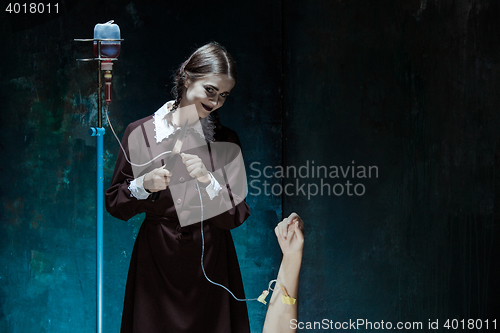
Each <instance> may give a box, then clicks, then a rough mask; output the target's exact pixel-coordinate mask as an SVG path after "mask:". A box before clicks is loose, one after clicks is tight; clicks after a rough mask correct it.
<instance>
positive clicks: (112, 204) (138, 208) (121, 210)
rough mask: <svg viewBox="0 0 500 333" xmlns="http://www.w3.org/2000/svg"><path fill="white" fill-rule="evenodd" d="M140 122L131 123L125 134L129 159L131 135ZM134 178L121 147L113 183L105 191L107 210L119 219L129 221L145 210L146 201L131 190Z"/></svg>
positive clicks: (124, 146) (124, 139)
mask: <svg viewBox="0 0 500 333" xmlns="http://www.w3.org/2000/svg"><path fill="white" fill-rule="evenodd" d="M138 122H139V121H138ZM138 122H135V123H132V124H130V125H129V126H128V127H127V128H126V130H125V133H124V134H123V139H122V146H123V148H124V149H125V151H126V152H127V154H128V156H127V158H128V159H129V160H130V155H129V152H128V149H129V144H128V142H129V136H130V133H131V132H132V131H133V130H134V129H135V128H137V123H138ZM134 179H135V177H134V172H133V171H132V166H131V165H130V163H129V162H128V161H127V159H126V158H125V155H124V154H123V151H122V150H121V149H119V151H118V157H117V160H116V165H115V170H114V173H113V177H112V179H111V185H110V187H109V188H108V190H107V191H106V193H105V203H106V210H107V211H108V212H109V213H110V214H111V215H112V216H114V217H116V218H118V219H121V220H125V221H127V220H129V219H130V218H131V217H133V216H134V215H137V214H139V213H142V212H144V207H143V204H144V202H145V201H144V200H138V199H137V198H136V197H134V196H133V195H132V193H131V190H130V184H131V182H132V181H134ZM132 185H134V184H132ZM136 185H137V184H136ZM139 185H140V184H139ZM132 187H134V186H132Z"/></svg>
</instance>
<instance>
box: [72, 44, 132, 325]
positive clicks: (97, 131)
mask: <svg viewBox="0 0 500 333" xmlns="http://www.w3.org/2000/svg"><path fill="white" fill-rule="evenodd" d="M101 41H123V39H108V38H105V39H104V38H92V39H75V42H97V54H98V57H97V58H91V59H77V60H78V61H94V60H97V101H98V102H97V127H91V128H90V129H89V134H90V135H91V136H96V137H97V228H96V229H97V323H96V324H97V327H96V329H97V332H98V333H102V295H103V261H104V260H103V213H104V210H103V202H104V195H103V194H104V189H103V181H104V176H103V167H104V162H103V145H104V143H103V137H104V133H105V129H104V127H102V96H101V89H102V78H101V61H103V60H118V59H117V58H101Z"/></svg>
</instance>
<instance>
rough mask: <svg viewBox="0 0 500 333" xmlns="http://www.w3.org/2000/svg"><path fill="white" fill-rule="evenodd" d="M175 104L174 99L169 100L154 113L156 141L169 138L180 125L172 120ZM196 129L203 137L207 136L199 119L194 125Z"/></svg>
mask: <svg viewBox="0 0 500 333" xmlns="http://www.w3.org/2000/svg"><path fill="white" fill-rule="evenodd" d="M173 105H174V101H168V102H167V103H165V104H164V105H163V106H162V107H161V108H159V109H158V110H157V111H156V112H155V113H154V114H153V119H154V120H153V124H154V125H155V133H156V134H155V139H156V143H160V142H162V141H163V140H164V139H166V138H168V137H169V136H171V135H172V134H174V133H175V132H176V131H177V130H178V129H180V126H177V125H176V124H175V123H174V122H173V121H172V112H171V111H172V106H173ZM192 128H193V129H194V131H195V132H196V133H198V134H199V135H200V137H201V138H203V139H204V138H205V134H204V133H203V128H202V127H201V123H200V122H199V121H197V122H196V123H195V124H194V126H192Z"/></svg>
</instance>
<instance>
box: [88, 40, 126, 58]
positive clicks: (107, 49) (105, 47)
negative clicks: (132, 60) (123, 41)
mask: <svg viewBox="0 0 500 333" xmlns="http://www.w3.org/2000/svg"><path fill="white" fill-rule="evenodd" d="M120 49H121V45H120V42H118V43H117V42H106V41H102V42H101V58H117V57H118V56H119V55H120ZM94 54H95V56H96V57H97V56H99V55H98V53H97V42H94Z"/></svg>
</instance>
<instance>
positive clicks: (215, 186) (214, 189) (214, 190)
mask: <svg viewBox="0 0 500 333" xmlns="http://www.w3.org/2000/svg"><path fill="white" fill-rule="evenodd" d="M208 173H209V174H210V177H211V179H210V184H208V185H207V187H206V190H207V193H208V196H209V197H210V200H212V199H213V198H215V197H216V196H217V195H219V192H220V190H222V187H221V186H220V184H219V182H218V181H217V179H215V177H214V175H212V173H211V172H210V171H208Z"/></svg>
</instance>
